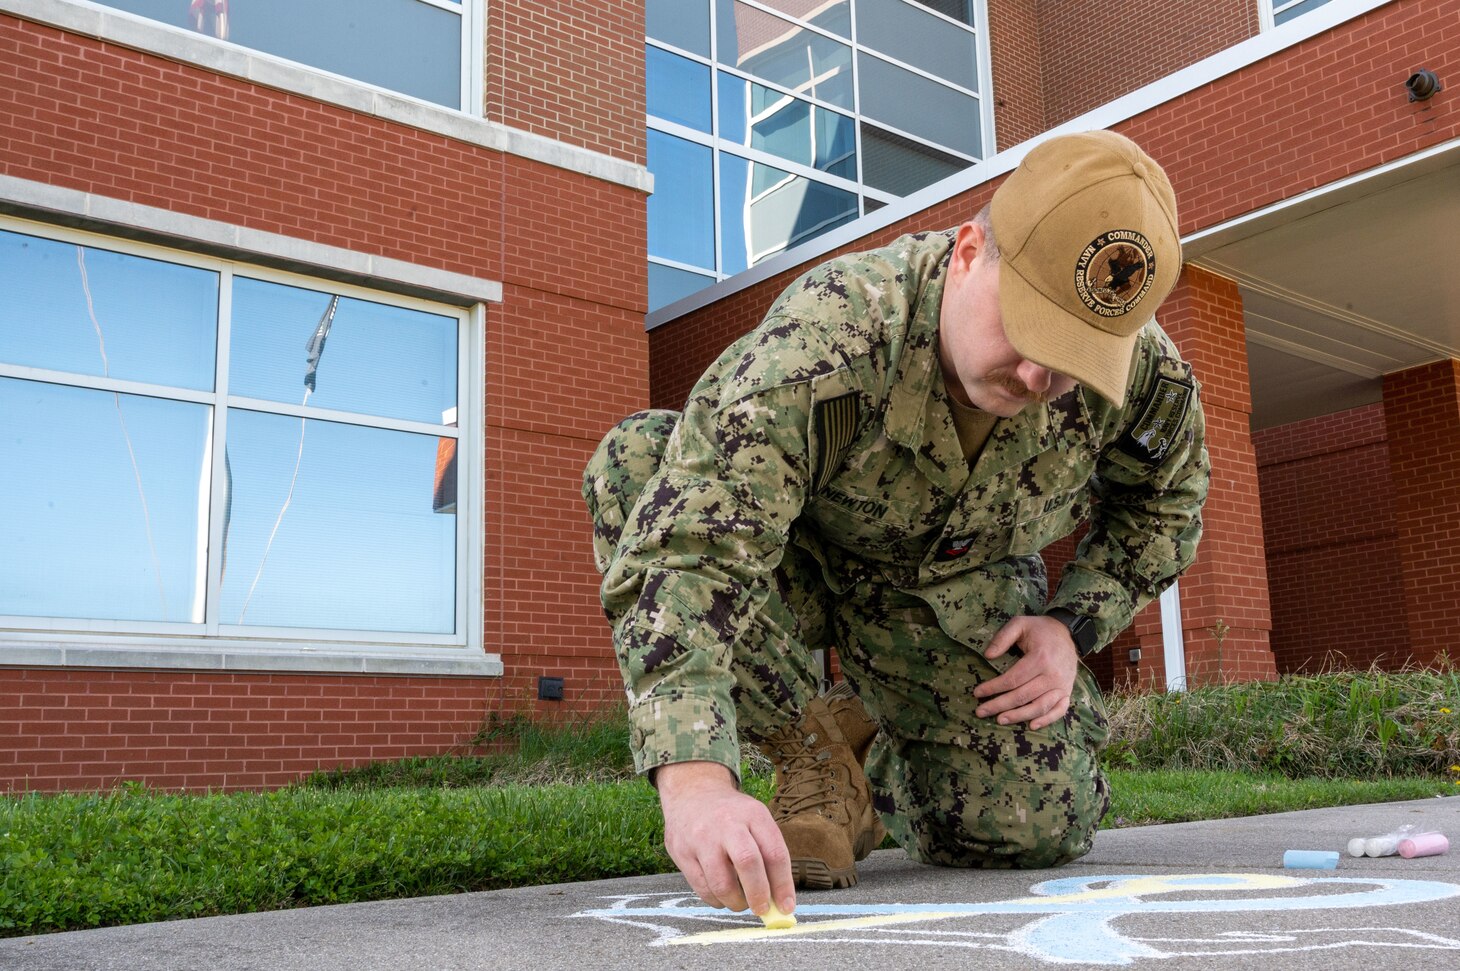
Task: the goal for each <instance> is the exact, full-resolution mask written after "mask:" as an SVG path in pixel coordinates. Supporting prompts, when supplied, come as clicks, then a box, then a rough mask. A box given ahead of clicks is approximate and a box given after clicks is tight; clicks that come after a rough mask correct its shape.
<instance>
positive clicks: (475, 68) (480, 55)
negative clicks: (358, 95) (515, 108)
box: [48, 0, 486, 118]
mask: <svg viewBox="0 0 1460 971" xmlns="http://www.w3.org/2000/svg"><path fill="white" fill-rule="evenodd" d="M48 2H50V3H57V4H63V5H66V6H71V7H74V8H77V9H78V10H83V11H84V10H89V11H93V12H95V13H98V14H104V15H106V16H112V17H118V18H121V19H122V22H123V23H127V22H130V23H133V24H138V25H144V26H145V29H147V30H157V31H160V32H161V33H160V34H159V35H156V36H158V37H159V38H161V37H169V38H173V39H174V41H173V43H166V42H164V43H161V44H148V43H145V42H142V43H139V35H137V32H135V31H131V30H124V31H122V33H124V34H125V35H126V36H122V37H117V36H110V35H111V34H112V32H110V31H106V30H101V31H94V33H95V35H96V36H99V37H102V38H104V39H107V40H114V41H116V42H117V43H122V44H127V45H128V46H132V47H140V48H141V49H143V50H150V51H153V52H154V53H159V54H162V55H163V56H167V57H177V56H178V54H179V51H178V49H177V47H179V46H180V47H183V48H189V47H190V48H191V49H192V50H196V51H208V50H210V49H211V50H212V51H217V52H218V54H219V55H221V56H222V58H223V59H224V60H225V62H231V58H236V57H237V56H238V54H240V53H242V54H243V55H245V56H247V57H250V58H261V59H263V60H264V61H267V62H271V63H274V64H279V65H287V66H289V67H291V68H296V69H299V70H302V71H306V72H308V73H309V74H311V75H315V76H317V77H318V78H320V79H329V80H333V81H340V82H344V83H345V84H348V85H358V86H361V87H364V88H367V89H369V90H372V91H378V92H380V93H382V94H385V95H388V96H390V97H392V98H403V99H405V100H406V101H408V102H411V103H413V104H418V105H428V106H430V107H432V108H436V109H439V110H442V111H450V112H456V113H460V114H466V115H471V116H473V117H476V118H480V117H481V116H482V113H483V111H484V106H485V98H484V95H483V90H482V88H483V85H484V83H485V72H486V52H485V48H486V0H460V2H459V3H456V2H452V0H412V2H415V3H422V4H425V5H426V6H428V7H434V8H436V9H438V10H444V11H446V12H448V13H457V12H459V15H460V17H461V44H460V54H461V78H460V83H459V85H458V87H457V91H458V94H459V100H458V103H457V104H455V105H443V104H441V103H440V102H437V101H429V100H427V99H425V98H421V97H417V96H416V95H412V94H407V93H406V92H404V91H397V90H396V89H395V88H388V87H384V86H382V85H379V84H376V83H374V82H372V81H366V80H364V79H363V78H355V77H351V76H350V75H348V74H337V73H335V72H333V71H329V70H326V69H324V68H322V67H317V66H315V65H313V64H310V63H309V62H308V61H296V60H293V59H292V58H288V57H283V56H281V55H279V54H272V53H270V52H268V51H264V50H260V49H258V48H256V47H249V46H247V45H245V44H239V43H236V42H234V41H228V40H220V39H219V38H217V37H214V36H212V35H211V34H206V33H199V32H197V31H193V30H188V29H187V28H184V27H178V26H176V25H174V24H169V23H165V22H163V21H161V20H154V19H153V18H151V17H147V16H144V15H142V14H138V13H133V12H131V11H130V10H123V9H122V8H121V7H114V6H112V5H111V4H107V3H99V2H96V0H48ZM53 19H54V18H53ZM104 22H105V21H104V19H103V23H104ZM140 36H141V37H145V36H147V35H146V34H145V33H144V34H142V35H140ZM193 45H197V46H193ZM184 59H185V60H189V61H192V62H194V63H197V60H196V59H195V58H193V57H184ZM202 60H204V61H206V62H209V63H210V64H211V62H212V61H213V60H214V58H208V57H204V58H202ZM268 83H270V84H276V83H278V81H277V79H275V80H270V81H269V82H268ZM287 89H288V90H291V91H294V92H295V93H297V94H302V95H306V96H309V97H314V96H316V92H314V91H313V90H311V87H310V86H308V85H288V86H287Z"/></svg>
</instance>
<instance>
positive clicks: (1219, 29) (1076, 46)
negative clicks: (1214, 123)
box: [992, 0, 1258, 131]
mask: <svg viewBox="0 0 1460 971" xmlns="http://www.w3.org/2000/svg"><path fill="white" fill-rule="evenodd" d="M1036 9H1037V11H1038V15H1039V50H1040V56H1041V59H1042V60H1043V62H1044V65H1045V69H1044V102H1045V114H1044V125H1043V127H1042V128H1041V129H1040V130H1041V131H1043V130H1045V129H1048V128H1053V127H1055V126H1056V125H1060V124H1063V123H1064V122H1066V121H1069V120H1070V119H1071V118H1073V117H1075V116H1076V115H1080V114H1084V113H1085V112H1087V111H1089V110H1090V109H1091V108H1096V107H1098V106H1100V105H1102V104H1105V103H1106V102H1107V101H1113V100H1115V99H1116V98H1118V97H1120V96H1121V95H1124V94H1128V93H1130V92H1131V91H1134V90H1135V89H1136V88H1139V87H1143V86H1145V85H1147V84H1150V83H1151V82H1152V81H1155V80H1157V79H1159V78H1163V77H1165V76H1166V75H1168V74H1171V73H1173V72H1175V71H1178V70H1180V69H1181V68H1183V67H1186V66H1187V65H1188V64H1195V63H1196V62H1197V61H1199V60H1201V59H1202V58H1204V57H1210V56H1211V55H1212V54H1215V53H1217V52H1218V51H1222V50H1225V49H1226V48H1228V47H1231V46H1232V45H1234V44H1237V43H1240V42H1241V41H1244V40H1246V39H1247V38H1248V37H1251V36H1253V35H1254V34H1256V33H1257V32H1258V22H1257V4H1256V3H1255V2H1254V0H1221V2H1218V3H1213V2H1212V0H1166V2H1164V3H1161V4H1159V5H1152V4H1149V3H1142V2H1140V0H1104V2H1101V3H1068V2H1065V0H1037V3H1036ZM992 39H993V40H994V41H995V42H998V41H999V39H1000V38H998V36H997V35H993V38H992Z"/></svg>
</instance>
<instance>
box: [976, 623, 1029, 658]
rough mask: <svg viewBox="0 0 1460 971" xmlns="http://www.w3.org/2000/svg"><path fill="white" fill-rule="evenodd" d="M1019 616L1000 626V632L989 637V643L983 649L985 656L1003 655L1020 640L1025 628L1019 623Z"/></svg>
mask: <svg viewBox="0 0 1460 971" xmlns="http://www.w3.org/2000/svg"><path fill="white" fill-rule="evenodd" d="M1018 620H1019V618H1017V617H1016V618H1014V619H1013V620H1011V621H1009V623H1007V624H1005V625H1004V626H1003V627H1000V628H999V630H998V633H996V634H995V635H994V636H993V637H991V638H989V642H988V645H987V646H986V647H984V649H983V656H984V657H986V658H996V657H1002V656H1003V654H1004V653H1005V652H1006V651H1008V650H1009V648H1011V647H1013V646H1014V645H1015V644H1017V643H1018V642H1019V634H1020V631H1022V630H1023V628H1022V627H1020V625H1019V624H1018Z"/></svg>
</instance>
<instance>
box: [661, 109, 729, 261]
mask: <svg viewBox="0 0 1460 971" xmlns="http://www.w3.org/2000/svg"><path fill="white" fill-rule="evenodd" d="M648 156H649V171H650V172H652V173H654V193H653V195H651V196H649V255H650V256H658V257H662V258H663V259H666V260H674V261H675V262H676V263H688V264H689V265H691V266H703V267H705V268H706V269H713V268H714V266H715V235H714V234H715V216H714V182H713V178H714V177H713V175H712V170H711V159H710V150H709V149H708V148H706V147H705V146H703V145H696V144H694V143H692V142H687V141H685V140H684V139H682V138H675V137H674V136H673V135H666V134H664V133H663V132H658V131H653V130H652V129H651V130H650V132H649V152H648Z"/></svg>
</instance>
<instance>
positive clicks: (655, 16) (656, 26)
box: [644, 0, 710, 57]
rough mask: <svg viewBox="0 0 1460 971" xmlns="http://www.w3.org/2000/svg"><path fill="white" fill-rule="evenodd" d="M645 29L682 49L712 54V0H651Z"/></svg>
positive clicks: (704, 54) (653, 36)
mask: <svg viewBox="0 0 1460 971" xmlns="http://www.w3.org/2000/svg"><path fill="white" fill-rule="evenodd" d="M644 32H645V33H646V34H648V35H649V36H650V37H652V38H654V39H655V40H662V41H663V42H664V43H666V44H673V45H674V46H675V47H678V48H679V49H680V50H685V51H689V52H690V53H691V54H698V55H700V56H701V57H709V56H710V0H649V2H648V4H647V5H646V6H645V8H644Z"/></svg>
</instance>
